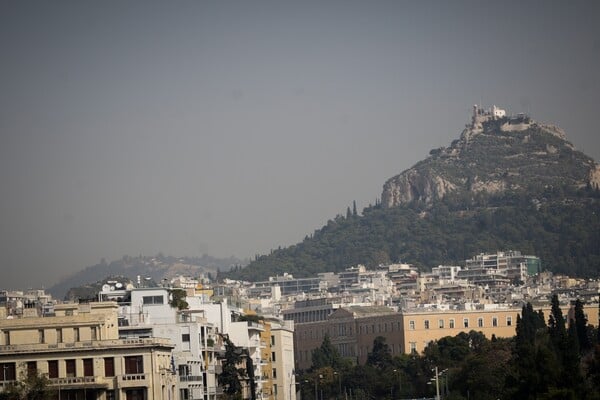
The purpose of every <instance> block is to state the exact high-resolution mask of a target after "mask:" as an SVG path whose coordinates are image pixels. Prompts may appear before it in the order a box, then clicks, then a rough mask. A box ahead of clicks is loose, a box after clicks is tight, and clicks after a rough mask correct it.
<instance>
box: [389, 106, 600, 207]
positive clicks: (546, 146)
mask: <svg viewBox="0 0 600 400" xmlns="http://www.w3.org/2000/svg"><path fill="white" fill-rule="evenodd" d="M496 110H499V109H497V108H496ZM501 111H502V112H503V110H501ZM496 114H497V112H496V113H495V114H494V113H492V112H487V111H482V110H481V109H477V108H475V111H474V116H473V122H472V124H471V125H470V126H467V128H466V129H465V130H464V131H463V132H462V134H461V136H460V138H459V139H457V140H455V141H453V142H452V144H451V145H450V146H449V147H443V148H440V149H435V150H432V151H431V152H430V156H429V157H428V158H426V159H425V160H423V161H421V162H419V163H417V164H416V165H415V166H413V167H412V168H410V169H408V170H406V171H404V172H402V173H401V174H399V175H396V176H394V177H392V178H390V179H389V180H388V181H387V182H385V184H384V186H383V192H382V194H381V203H382V205H383V206H384V207H395V206H397V205H400V204H409V203H412V202H420V203H422V204H425V205H429V204H432V203H433V202H434V201H435V200H437V199H442V198H444V197H446V196H447V195H448V194H450V193H456V194H459V195H467V196H468V195H475V194H478V193H485V194H489V195H499V194H500V195H501V194H503V193H504V192H506V191H528V193H531V194H532V196H534V195H535V194H536V193H541V192H543V191H544V190H546V189H548V188H571V189H575V190H577V189H581V188H582V187H585V186H588V185H591V186H592V187H594V188H600V167H599V166H598V164H597V163H596V162H595V161H594V160H593V159H591V158H590V157H588V156H586V155H585V154H583V153H582V152H580V151H577V150H576V149H575V148H574V146H573V145H572V144H571V143H570V142H568V141H567V136H566V134H565V133H564V131H563V130H562V129H560V128H558V127H556V126H553V125H546V124H540V123H537V122H535V121H533V120H531V119H530V118H529V117H528V116H526V115H523V114H519V115H517V116H505V115H504V114H500V115H499V116H498V115H496Z"/></svg>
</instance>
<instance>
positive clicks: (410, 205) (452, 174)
mask: <svg viewBox="0 0 600 400" xmlns="http://www.w3.org/2000/svg"><path fill="white" fill-rule="evenodd" d="M486 118H487V117H486ZM490 118H491V117H490ZM477 121H479V120H477ZM477 121H476V119H475V118H474V123H473V125H472V126H470V127H469V126H467V128H466V129H465V131H463V133H462V134H461V137H460V139H457V140H455V141H453V142H452V144H451V145H450V146H449V147H447V148H445V147H443V148H440V149H435V150H432V151H431V152H430V156H429V157H427V158H426V159H425V160H423V161H420V162H418V163H417V164H416V165H415V166H413V167H412V168H410V169H408V170H406V171H404V172H402V173H401V174H399V175H397V176H395V177H393V178H390V179H389V180H388V181H387V182H386V183H385V185H384V189H383V192H382V199H383V200H382V201H376V204H375V205H370V206H369V207H367V208H365V209H364V210H363V212H362V215H360V214H359V213H357V211H356V206H354V207H353V209H352V210H351V209H350V207H348V209H347V211H346V214H345V216H344V215H341V214H340V215H338V216H336V217H335V218H334V219H331V220H329V221H328V222H327V223H326V225H325V226H323V227H322V228H321V229H318V230H316V231H315V232H314V233H313V234H312V235H310V236H306V237H305V239H304V240H303V241H302V242H301V243H298V244H295V245H292V246H289V247H287V248H283V249H277V250H273V251H271V253H270V254H268V255H261V256H256V257H255V259H254V260H253V261H252V262H251V263H250V264H249V265H248V266H247V267H246V268H241V267H236V268H234V269H232V270H231V271H230V273H229V274H227V275H228V276H230V277H233V278H238V279H246V280H262V279H266V278H268V277H269V276H275V275H280V274H283V273H285V272H287V273H291V274H293V275H294V276H296V277H303V276H311V275H314V274H316V273H318V272H324V271H340V270H343V269H345V268H347V267H350V266H354V265H357V264H365V265H367V266H375V265H378V264H385V263H390V262H406V263H411V264H414V265H416V266H418V267H421V268H424V269H429V268H431V267H433V266H437V265H440V264H454V265H461V264H463V263H464V260H465V259H467V258H471V257H472V256H474V255H476V254H479V253H481V252H496V251H501V250H509V249H510V250H519V251H521V252H522V253H523V254H530V255H536V256H538V257H540V258H541V260H542V266H543V268H544V269H547V270H550V271H553V272H558V273H566V274H569V275H573V276H581V277H597V276H598V274H599V272H600V190H599V185H600V168H599V166H598V164H597V163H596V162H595V161H594V160H593V159H591V158H590V157H588V156H586V155H585V154H584V153H582V152H580V151H578V150H576V149H575V148H574V146H573V145H572V144H571V143H569V142H568V141H567V140H566V135H565V134H564V133H563V132H562V131H561V130H560V129H559V128H556V127H553V126H548V125H543V124H537V123H535V122H533V121H531V120H530V119H528V118H525V117H519V118H518V120H515V119H514V118H513V119H511V118H508V117H506V118H502V119H498V120H494V119H489V120H485V121H484V122H483V123H480V122H477ZM514 121H516V122H518V124H517V125H511V123H513V122H514Z"/></svg>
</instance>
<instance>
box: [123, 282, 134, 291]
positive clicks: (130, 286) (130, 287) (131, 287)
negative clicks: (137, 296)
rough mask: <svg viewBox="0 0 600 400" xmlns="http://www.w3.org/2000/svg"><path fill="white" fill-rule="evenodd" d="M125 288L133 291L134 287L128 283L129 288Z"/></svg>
mask: <svg viewBox="0 0 600 400" xmlns="http://www.w3.org/2000/svg"><path fill="white" fill-rule="evenodd" d="M125 288H126V289H127V290H131V289H133V285H132V284H131V283H128V284H127V286H125Z"/></svg>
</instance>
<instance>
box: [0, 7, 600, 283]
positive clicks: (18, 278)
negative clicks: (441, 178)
mask: <svg viewBox="0 0 600 400" xmlns="http://www.w3.org/2000/svg"><path fill="white" fill-rule="evenodd" d="M598 17H600V2H597V1H569V2H567V1H527V2H522V1H514V2H512V3H511V2H507V1H495V2H491V1H489V2H482V1H472V2H471V1H469V2H467V1H461V2H459V1H413V2H408V1H360V2H354V1H321V0H319V1H314V2H311V1H304V0H303V1H297V2H285V1H283V2H282V1H272V2H265V1H238V2H231V1H214V2H211V1H193V2H185V1H178V2H170V1H160V2H153V1H95V2H91V1H89V2H88V1H71V2H65V1H62V2H61V1H51V2H50V1H46V2H42V1H39V2H33V1H2V2H0V140H1V142H0V183H1V187H2V191H1V192H0V213H1V218H2V219H1V224H0V246H1V247H0V252H1V259H0V268H1V278H0V288H26V287H35V286H45V287H48V286H50V285H52V284H53V283H55V282H57V281H58V280H59V279H60V278H62V277H64V276H66V275H67V274H69V273H72V272H74V271H77V270H80V269H82V268H83V267H85V266H87V265H92V264H95V263H97V262H99V261H100V259H101V258H102V257H104V258H106V259H107V260H114V259H118V258H121V257H122V256H123V255H125V254H129V255H138V254H144V255H154V254H156V253H157V252H159V251H162V252H163V253H165V254H171V255H188V256H194V255H201V254H203V253H208V254H210V255H213V256H230V255H235V256H237V257H251V256H253V255H254V254H257V253H265V252H268V251H269V250H270V249H272V248H276V247H278V246H287V245H291V244H294V243H296V242H298V241H300V240H302V238H303V237H304V236H305V235H307V234H310V233H312V232H313V231H314V230H315V229H317V228H319V227H321V226H322V225H323V224H324V223H326V221H327V220H328V219H330V218H333V217H335V215H336V214H338V213H345V210H346V207H347V206H349V205H351V204H352V201H353V200H356V202H357V205H358V208H359V210H362V208H363V207H365V206H366V205H368V204H369V203H374V201H375V199H376V198H377V197H379V196H380V195H381V189H382V185H383V183H384V182H385V180H386V179H388V178H390V177H391V176H393V175H396V174H398V173H400V172H401V171H402V170H404V169H406V168H409V167H410V166H412V164H414V163H415V162H416V161H418V160H420V159H422V158H424V157H426V156H427V154H428V152H429V150H430V149H432V148H436V147H440V146H445V145H449V144H450V142H451V141H452V140H453V139H456V138H458V137H459V135H460V132H461V130H462V129H463V127H464V124H466V123H468V122H469V116H470V112H471V107H472V105H473V104H475V103H480V104H481V103H483V104H484V105H486V106H491V105H492V104H496V105H498V106H501V107H504V108H506V109H507V110H508V111H509V112H513V113H517V112H528V113H530V115H531V116H532V117H533V118H534V119H535V120H538V121H544V122H550V123H555V124H557V125H559V126H560V127H562V128H563V129H565V130H566V132H567V134H568V138H569V140H570V141H571V142H572V143H573V144H574V145H575V146H576V147H577V148H578V149H580V150H583V151H584V152H585V153H587V154H588V155H590V156H592V157H593V158H594V159H596V160H599V159H600V137H599V135H598V133H599V132H598V131H599V129H598V126H599V122H598V118H599V116H598V114H599V113H598V112H599V110H600V75H599V74H600V24H598Z"/></svg>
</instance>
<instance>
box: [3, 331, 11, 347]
mask: <svg viewBox="0 0 600 400" xmlns="http://www.w3.org/2000/svg"><path fill="white" fill-rule="evenodd" d="M4 344H5V345H7V346H8V345H10V331H4Z"/></svg>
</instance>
